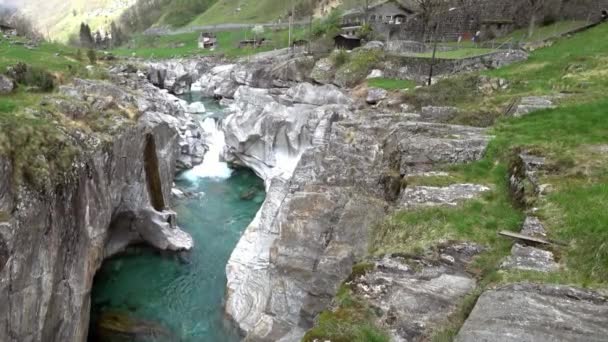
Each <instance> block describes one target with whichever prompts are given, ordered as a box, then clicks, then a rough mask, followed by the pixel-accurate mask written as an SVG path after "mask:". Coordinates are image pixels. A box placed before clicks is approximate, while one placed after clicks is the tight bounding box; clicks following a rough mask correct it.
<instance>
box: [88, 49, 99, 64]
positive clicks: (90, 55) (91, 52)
mask: <svg viewBox="0 0 608 342" xmlns="http://www.w3.org/2000/svg"><path fill="white" fill-rule="evenodd" d="M87 57H88V58H89V62H91V64H93V65H95V64H97V54H96V53H95V50H93V49H90V50H89V51H87Z"/></svg>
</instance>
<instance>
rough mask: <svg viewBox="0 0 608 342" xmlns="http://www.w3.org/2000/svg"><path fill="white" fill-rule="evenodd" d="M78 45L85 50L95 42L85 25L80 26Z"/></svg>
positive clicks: (87, 26)
mask: <svg viewBox="0 0 608 342" xmlns="http://www.w3.org/2000/svg"><path fill="white" fill-rule="evenodd" d="M80 45H81V46H83V47H86V48H92V47H93V46H95V40H94V39H93V35H92V34H91V28H90V27H89V25H87V24H85V23H81V24H80Z"/></svg>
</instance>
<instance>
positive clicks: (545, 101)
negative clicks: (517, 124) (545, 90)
mask: <svg viewBox="0 0 608 342" xmlns="http://www.w3.org/2000/svg"><path fill="white" fill-rule="evenodd" d="M551 108H555V97H554V96H529V97H523V98H521V99H519V101H517V103H515V104H514V105H513V106H512V107H511V108H510V109H509V111H508V113H507V114H508V115H512V116H514V117H516V118H518V117H522V116H525V115H528V114H530V113H532V112H535V111H539V110H543V109H551Z"/></svg>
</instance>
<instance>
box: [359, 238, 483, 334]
mask: <svg viewBox="0 0 608 342" xmlns="http://www.w3.org/2000/svg"><path fill="white" fill-rule="evenodd" d="M481 251H483V249H482V248H481V247H480V246H477V245H475V244H467V243H460V244H446V245H444V246H440V247H439V248H438V249H437V251H436V253H434V254H436V256H435V257H432V256H427V257H408V256H398V255H395V256H386V257H384V258H382V259H379V260H375V261H374V262H373V263H372V265H371V268H370V269H369V270H368V271H366V272H365V273H364V274H363V275H360V276H357V277H356V278H355V279H354V280H353V281H352V282H350V284H349V287H350V288H351V289H353V292H354V293H355V294H357V295H358V296H360V297H361V298H364V300H365V302H366V303H368V304H369V305H370V306H371V307H373V308H374V310H375V311H376V314H377V315H378V320H379V324H380V325H381V326H383V327H386V330H387V331H389V332H390V335H391V336H392V340H394V341H420V340H426V339H428V338H429V337H430V336H431V335H432V333H433V332H434V329H436V328H437V327H438V326H441V325H442V324H444V323H445V321H446V319H447V318H448V317H449V316H450V315H452V314H454V313H455V312H456V310H457V309H458V303H459V302H460V301H461V300H462V299H463V298H464V296H466V295H467V294H469V293H471V292H472V291H473V290H474V289H475V286H476V281H475V278H474V277H473V276H472V275H470V274H469V273H467V272H466V270H465V268H466V266H467V265H468V264H469V263H470V262H471V260H472V259H473V257H474V256H476V255H477V254H479V253H480V252H481Z"/></svg>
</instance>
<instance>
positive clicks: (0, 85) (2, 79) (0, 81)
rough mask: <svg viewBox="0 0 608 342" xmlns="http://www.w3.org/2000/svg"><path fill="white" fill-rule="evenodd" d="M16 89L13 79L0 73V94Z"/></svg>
mask: <svg viewBox="0 0 608 342" xmlns="http://www.w3.org/2000/svg"><path fill="white" fill-rule="evenodd" d="M13 89H15V84H14V82H13V80H12V79H10V78H8V77H6V76H4V75H2V74H0V95H5V94H10V93H12V92H13Z"/></svg>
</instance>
